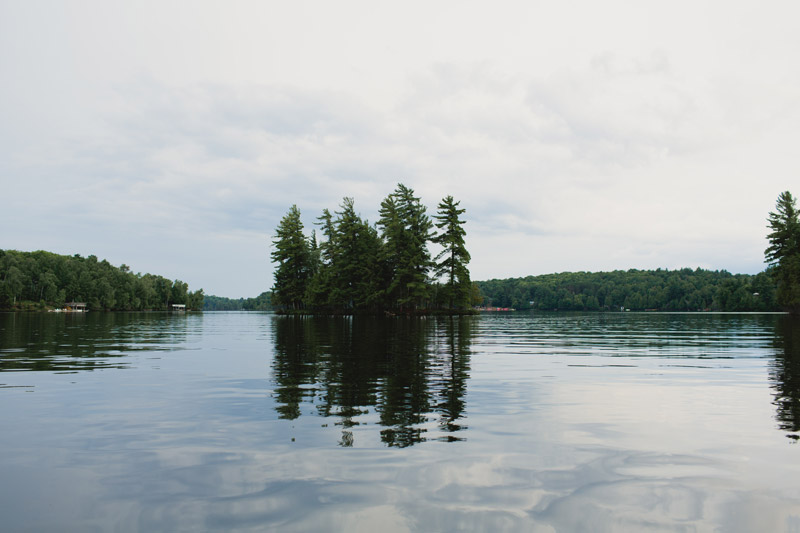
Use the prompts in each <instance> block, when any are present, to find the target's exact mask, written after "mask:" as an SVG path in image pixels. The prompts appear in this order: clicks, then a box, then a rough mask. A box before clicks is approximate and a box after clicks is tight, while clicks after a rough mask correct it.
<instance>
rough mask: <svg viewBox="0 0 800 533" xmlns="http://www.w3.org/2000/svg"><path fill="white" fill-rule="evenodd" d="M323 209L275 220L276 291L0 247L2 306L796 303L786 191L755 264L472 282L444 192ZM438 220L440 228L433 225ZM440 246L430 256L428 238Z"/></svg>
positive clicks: (410, 309)
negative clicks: (745, 270) (198, 282)
mask: <svg viewBox="0 0 800 533" xmlns="http://www.w3.org/2000/svg"><path fill="white" fill-rule="evenodd" d="M340 209H341V210H340V211H336V212H335V216H334V214H331V213H330V211H328V210H327V209H325V210H323V213H322V215H321V216H320V217H318V218H317V222H316V224H317V225H318V226H320V231H321V234H322V239H321V240H320V241H319V242H318V240H317V236H316V231H312V232H311V235H310V236H307V235H306V234H305V233H304V226H303V223H302V221H301V220H300V211H299V209H298V208H297V206H292V208H291V209H290V210H289V212H288V213H287V215H286V216H284V217H283V219H282V220H281V222H280V224H279V226H278V228H277V230H276V235H275V238H274V241H273V245H274V249H273V251H272V252H271V259H272V261H273V262H275V263H277V265H276V269H275V285H274V287H273V290H272V291H267V292H263V293H261V294H260V295H259V296H257V297H255V298H239V299H232V298H224V297H219V296H205V295H204V294H203V290H202V289H199V290H197V291H194V292H190V291H189V288H188V285H187V284H186V283H184V282H182V281H180V280H175V281H171V280H169V279H166V278H164V277H162V276H158V275H153V274H141V273H136V274H134V273H132V272H131V271H130V268H129V267H128V266H127V265H124V264H123V265H121V266H119V267H115V266H113V265H111V264H110V263H109V262H108V261H106V260H102V261H101V260H98V259H97V257H95V256H94V255H90V256H88V257H86V258H84V257H81V256H80V255H77V254H76V255H74V256H65V255H58V254H54V253H51V252H46V251H36V252H20V251H16V250H0V309H5V310H42V309H47V308H58V307H62V306H63V305H64V304H65V303H67V302H78V301H80V302H85V303H86V304H87V305H88V308H89V309H93V310H124V311H132V310H136V311H140V310H167V309H169V308H170V306H171V305H172V304H183V305H186V307H187V308H189V309H197V310H199V309H205V310H209V311H213V310H237V311H238V310H253V311H255V310H260V311H264V310H271V309H276V310H278V311H283V312H290V313H298V314H306V313H308V314H350V313H359V312H363V313H372V314H378V313H385V314H435V313H437V312H444V313H452V314H458V313H467V312H471V311H472V309H473V307H475V306H491V307H509V308H515V309H519V310H529V309H534V310H541V311H546V310H558V311H620V310H632V311H641V310H651V311H761V312H767V311H783V310H787V311H789V312H792V313H798V312H800V220H799V219H798V211H797V207H796V201H795V198H794V197H793V196H792V195H791V193H789V191H785V192H783V193H781V195H780V196H779V197H778V201H777V202H776V210H775V211H774V212H771V213H769V217H768V219H767V220H768V225H769V228H770V230H771V231H770V233H769V235H768V241H769V247H768V248H767V249H766V251H765V258H766V261H767V264H768V267H767V269H766V270H764V271H763V272H760V273H758V274H754V275H750V274H731V273H730V272H727V271H725V270H715V271H711V270H703V269H700V268H697V269H694V270H692V269H690V268H684V269H679V270H664V269H657V270H636V269H631V270H625V271H623V270H616V271H613V272H562V273H558V274H545V275H539V276H527V277H522V278H507V279H492V280H488V281H477V282H473V281H471V280H470V274H469V270H468V268H467V264H468V263H469V261H470V255H469V252H467V250H466V246H465V239H464V237H465V235H466V232H465V231H464V228H463V226H464V224H465V221H464V220H462V219H461V215H463V213H464V209H461V208H460V207H459V202H456V201H455V200H454V199H453V197H452V196H447V197H445V198H444V199H443V200H442V201H441V202H440V204H439V205H438V210H437V214H436V215H434V216H433V220H432V219H431V218H430V217H428V215H427V214H426V212H425V211H426V208H425V206H423V205H422V204H421V202H420V199H419V198H418V197H416V196H415V195H414V191H413V190H412V189H410V188H408V187H405V186H404V185H402V184H400V185H398V187H397V189H396V190H395V191H394V192H393V193H391V194H390V195H389V196H387V197H386V199H384V200H383V202H382V203H381V209H380V219H379V221H378V222H377V223H376V224H374V225H370V224H369V222H368V221H366V220H364V219H362V218H361V216H360V215H358V214H357V213H356V211H355V207H354V201H353V199H352V198H347V197H346V198H344V200H343V202H342V204H341V206H340ZM434 226H435V227H436V228H437V229H438V230H439V231H438V232H435V231H434V230H433V228H434ZM429 243H432V244H435V245H437V246H439V248H440V250H441V251H440V252H439V253H438V255H437V256H435V257H432V256H431V253H430V252H429V250H428V244H429Z"/></svg>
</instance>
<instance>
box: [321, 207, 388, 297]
mask: <svg viewBox="0 0 800 533" xmlns="http://www.w3.org/2000/svg"><path fill="white" fill-rule="evenodd" d="M341 208H342V210H341V211H337V213H336V214H337V215H338V217H337V219H336V221H335V224H334V240H333V246H332V249H331V254H332V256H334V257H336V258H337V260H336V263H335V264H333V266H332V268H331V272H332V276H331V277H332V280H333V282H332V284H331V286H332V288H333V291H332V294H331V300H332V301H333V303H334V304H335V305H337V306H338V307H343V308H346V309H364V308H366V307H368V306H370V305H373V304H375V303H376V302H377V300H378V291H379V288H378V278H377V276H376V275H375V272H376V270H377V261H378V254H379V250H380V246H381V242H380V238H379V237H378V232H377V231H376V230H375V228H373V227H371V226H370V225H369V223H368V222H366V221H364V220H362V219H361V217H360V216H359V215H358V214H356V211H355V207H354V202H353V199H352V198H345V199H344V200H343V201H342V205H341Z"/></svg>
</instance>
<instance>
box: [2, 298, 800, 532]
mask: <svg viewBox="0 0 800 533" xmlns="http://www.w3.org/2000/svg"><path fill="white" fill-rule="evenodd" d="M0 407H1V409H0V428H2V431H0V452H1V453H0V517H2V522H3V525H2V527H0V529H2V530H3V531H6V530H8V531H54V530H57V531H93V530H94V531H108V530H116V531H137V530H146V531H190V530H191V531H197V530H204V531H214V530H222V531H264V530H282V531H286V530H289V531H341V530H344V529H349V530H353V531H374V530H376V529H379V530H381V531H387V532H388V531H456V530H475V531H487V530H492V531H496V530H508V531H520V530H541V531H641V530H651V531H661V530H669V531H674V530H677V531H798V530H800V458H799V457H798V453H800V448H799V447H798V446H800V444H797V443H796V441H797V438H798V436H799V435H800V324H798V322H797V321H792V320H790V319H789V318H788V317H785V316H782V315H758V314H648V313H641V314H638V313H614V314H552V313H547V314H543V313H537V314H528V313H510V314H501V313H497V314H489V315H483V316H480V317H466V318H460V319H458V318H456V319H446V318H440V319H399V318H397V319H369V318H360V317H359V318H337V319H322V318H313V319H312V318H293V317H277V316H274V315H270V314H259V313H206V314H182V315H168V314H157V313H141V314H123V313H109V314H101V313H89V314H87V315H52V314H49V315H48V314H0Z"/></svg>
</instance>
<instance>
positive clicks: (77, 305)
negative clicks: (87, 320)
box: [63, 302, 87, 313]
mask: <svg viewBox="0 0 800 533" xmlns="http://www.w3.org/2000/svg"><path fill="white" fill-rule="evenodd" d="M63 311H64V312H65V313H85V312H86V311H87V309H86V302H65V303H64V309H63Z"/></svg>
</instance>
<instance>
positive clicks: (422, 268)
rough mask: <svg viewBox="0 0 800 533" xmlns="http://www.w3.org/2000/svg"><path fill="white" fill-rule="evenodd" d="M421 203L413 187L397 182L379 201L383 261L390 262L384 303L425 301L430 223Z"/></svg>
mask: <svg viewBox="0 0 800 533" xmlns="http://www.w3.org/2000/svg"><path fill="white" fill-rule="evenodd" d="M425 211H426V209H425V206H424V205H422V203H421V202H420V199H419V198H418V197H416V196H414V191H413V190H412V189H410V188H408V187H406V186H405V185H403V184H402V183H401V184H398V186H397V189H396V190H395V191H394V192H393V193H392V194H390V195H389V197H387V198H386V199H385V200H384V201H383V202H382V203H381V210H380V215H381V218H380V220H379V221H378V225H379V226H380V227H381V228H382V237H383V239H384V245H385V253H384V255H383V257H382V259H383V262H384V265H390V272H389V277H390V279H389V280H388V287H387V295H388V303H389V305H390V306H393V307H395V306H396V307H400V308H401V309H409V308H410V309H416V308H419V307H421V306H424V305H425V302H426V299H427V297H428V288H429V284H428V273H429V271H430V268H431V263H432V262H431V255H430V252H429V251H428V241H429V240H430V239H431V228H432V227H433V224H432V223H431V220H430V218H429V217H428V215H426V214H425Z"/></svg>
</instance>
